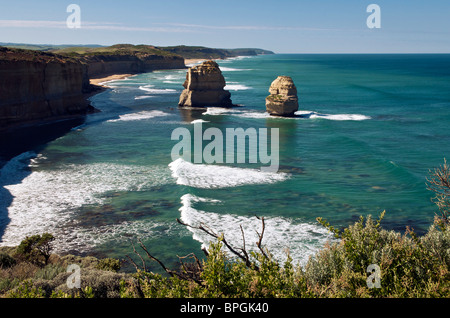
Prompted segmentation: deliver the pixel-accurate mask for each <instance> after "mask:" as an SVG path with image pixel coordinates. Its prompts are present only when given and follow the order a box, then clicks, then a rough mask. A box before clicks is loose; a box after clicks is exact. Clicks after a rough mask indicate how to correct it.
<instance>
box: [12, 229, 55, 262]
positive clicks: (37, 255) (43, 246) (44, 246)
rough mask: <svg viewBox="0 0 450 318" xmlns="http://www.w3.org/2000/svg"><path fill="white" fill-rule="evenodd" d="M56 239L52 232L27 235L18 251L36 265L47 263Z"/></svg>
mask: <svg viewBox="0 0 450 318" xmlns="http://www.w3.org/2000/svg"><path fill="white" fill-rule="evenodd" d="M54 240H55V238H54V237H53V235H52V234H50V233H44V234H42V235H39V234H38V235H33V236H30V237H28V236H27V237H26V238H25V239H24V240H23V241H22V242H21V243H20V245H19V246H18V247H17V253H18V254H19V255H21V256H22V257H24V258H25V259H26V260H28V261H30V262H32V263H34V264H36V265H47V263H48V259H49V258H50V255H51V251H52V250H53V247H52V242H53V241H54ZM42 258H43V259H44V260H43V261H42Z"/></svg>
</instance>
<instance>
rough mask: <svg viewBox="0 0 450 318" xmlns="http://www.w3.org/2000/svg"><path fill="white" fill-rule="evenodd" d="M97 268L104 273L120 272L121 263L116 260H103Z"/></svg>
mask: <svg viewBox="0 0 450 318" xmlns="http://www.w3.org/2000/svg"><path fill="white" fill-rule="evenodd" d="M95 268H97V269H100V270H103V271H111V272H118V271H119V270H120V261H119V260H118V259H114V258H103V259H101V260H99V261H98V264H97V265H96V267H95Z"/></svg>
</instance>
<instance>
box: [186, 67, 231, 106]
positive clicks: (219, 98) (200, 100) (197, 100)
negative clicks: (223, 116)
mask: <svg viewBox="0 0 450 318" xmlns="http://www.w3.org/2000/svg"><path fill="white" fill-rule="evenodd" d="M225 85H226V83H225V78H224V77H223V75H222V71H221V70H220V68H219V65H218V64H217V63H216V62H214V61H205V62H203V63H202V64H200V65H197V66H194V67H192V68H190V69H189V70H188V71H187V74H186V81H185V82H184V84H183V87H184V88H185V89H184V90H183V92H182V93H181V96H180V101H179V103H178V105H179V106H191V107H206V106H221V107H231V106H233V104H232V102H231V94H230V92H229V91H227V90H224V87H225Z"/></svg>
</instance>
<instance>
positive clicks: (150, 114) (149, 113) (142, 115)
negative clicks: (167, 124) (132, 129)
mask: <svg viewBox="0 0 450 318" xmlns="http://www.w3.org/2000/svg"><path fill="white" fill-rule="evenodd" d="M169 115H170V114H168V113H165V112H163V111H160V110H144V111H141V112H138V113H131V114H125V115H120V116H119V118H118V119H110V120H108V122H117V121H134V120H144V119H150V118H155V117H163V116H169Z"/></svg>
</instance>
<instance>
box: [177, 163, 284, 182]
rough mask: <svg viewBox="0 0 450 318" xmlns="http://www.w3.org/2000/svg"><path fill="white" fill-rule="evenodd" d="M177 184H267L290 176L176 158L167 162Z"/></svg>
mask: <svg viewBox="0 0 450 318" xmlns="http://www.w3.org/2000/svg"><path fill="white" fill-rule="evenodd" d="M169 167H170V169H171V170H172V176H173V177H174V178H176V179H177V184H180V185H186V186H190V187H194V188H203V189H214V188H227V187H237V186H243V185H247V184H269V183H276V182H281V181H284V180H286V179H288V178H289V177H290V175H289V174H287V173H274V172H266V171H264V172H263V171H260V170H257V169H250V168H236V167H228V166H220V165H207V164H193V163H190V162H188V161H185V160H183V159H182V158H178V159H177V160H175V161H173V162H171V163H170V164H169Z"/></svg>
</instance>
